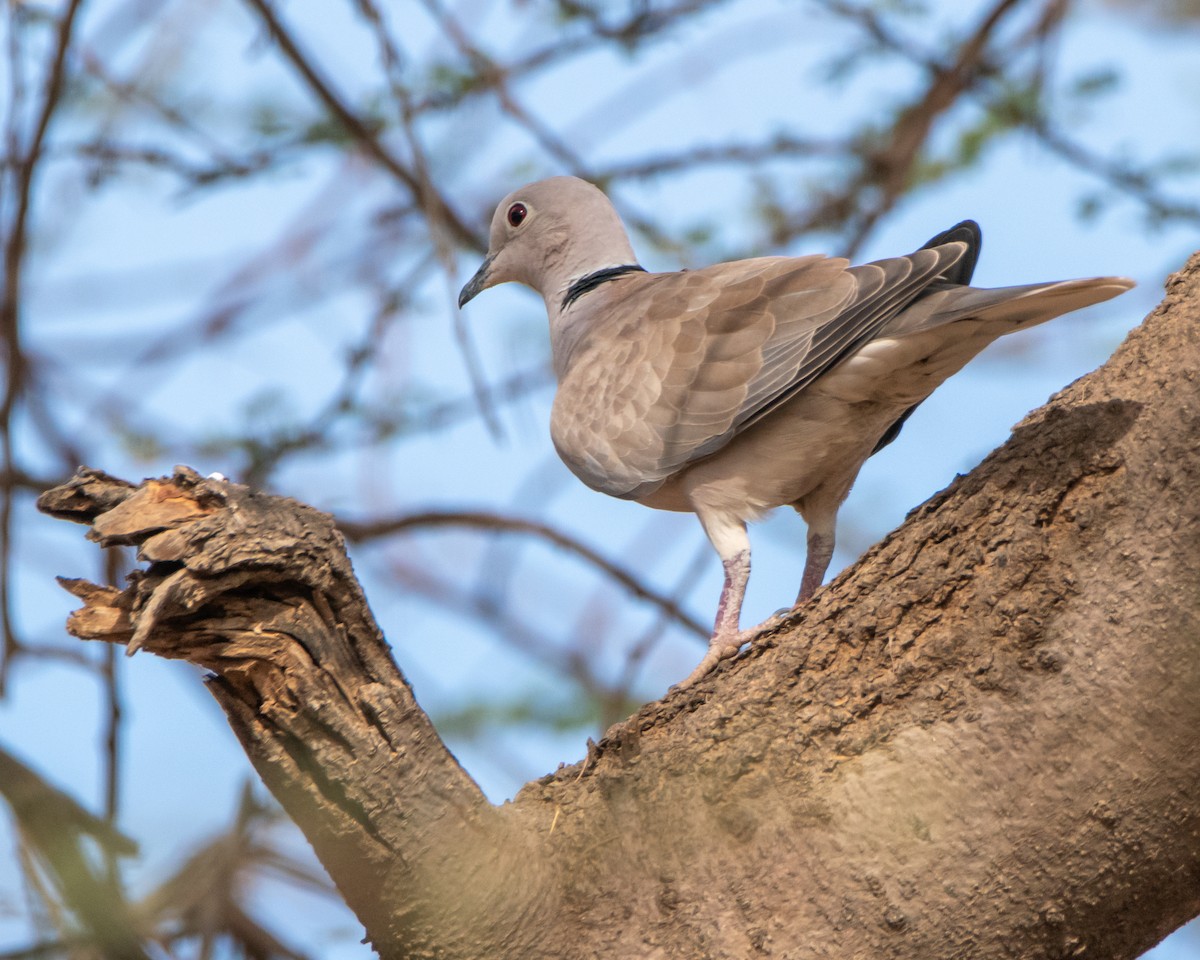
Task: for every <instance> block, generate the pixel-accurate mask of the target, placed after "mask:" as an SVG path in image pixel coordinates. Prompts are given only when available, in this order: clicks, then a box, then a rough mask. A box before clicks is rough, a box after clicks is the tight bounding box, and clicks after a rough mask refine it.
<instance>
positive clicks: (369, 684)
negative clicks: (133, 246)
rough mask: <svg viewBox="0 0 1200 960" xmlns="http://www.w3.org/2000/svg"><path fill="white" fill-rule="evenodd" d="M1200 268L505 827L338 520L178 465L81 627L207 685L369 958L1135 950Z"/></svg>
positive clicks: (1162, 892) (1187, 480) (1142, 916)
mask: <svg viewBox="0 0 1200 960" xmlns="http://www.w3.org/2000/svg"><path fill="white" fill-rule="evenodd" d="M1198 319H1200V255H1197V256H1196V257H1193V259H1192V260H1191V262H1190V263H1189V264H1188V267H1187V268H1186V269H1185V270H1184V271H1183V272H1182V273H1180V274H1177V275H1176V276H1175V277H1173V278H1172V279H1171V280H1170V281H1169V284H1168V293H1167V298H1166V300H1165V301H1164V302H1163V304H1162V305H1161V306H1160V307H1159V308H1158V309H1157V310H1156V311H1155V312H1154V313H1153V314H1152V315H1151V316H1150V318H1148V319H1147V321H1146V323H1145V324H1143V325H1142V327H1140V328H1139V329H1138V330H1136V331H1135V332H1134V333H1133V334H1131V335H1130V337H1129V338H1128V340H1127V341H1126V342H1125V344H1124V345H1122V347H1121V348H1120V349H1119V350H1118V351H1117V353H1116V354H1115V355H1114V357H1113V358H1112V359H1111V360H1110V361H1109V362H1108V363H1107V364H1106V365H1105V366H1104V367H1102V368H1101V369H1100V370H1098V371H1097V372H1095V373H1093V374H1091V375H1089V376H1087V377H1084V378H1083V379H1081V380H1079V381H1077V382H1076V383H1074V384H1072V385H1071V386H1070V387H1068V388H1067V389H1066V390H1064V391H1062V392H1061V393H1060V394H1058V395H1057V396H1056V397H1054V398H1053V399H1052V400H1051V402H1050V403H1049V404H1048V405H1047V406H1045V407H1043V408H1042V409H1040V410H1038V411H1035V412H1034V413H1033V414H1031V415H1030V416H1029V417H1027V418H1026V419H1025V420H1024V421H1023V422H1022V423H1021V424H1020V425H1018V427H1017V428H1016V430H1015V431H1014V433H1013V436H1012V438H1011V439H1010V440H1009V442H1008V443H1006V444H1005V445H1004V446H1003V447H1002V448H1001V449H999V450H997V451H996V452H995V453H993V454H992V455H991V456H990V457H989V458H988V459H987V460H986V461H985V462H984V463H983V464H982V465H981V466H980V467H979V468H978V469H976V470H975V471H973V472H972V473H971V474H970V475H968V476H965V477H960V478H959V479H958V480H956V481H955V482H954V483H953V484H951V485H950V487H948V488H947V489H946V490H945V491H943V492H942V493H940V494H938V495H937V496H935V497H934V498H933V499H932V500H930V501H929V502H928V503H926V504H924V505H923V506H921V507H920V508H918V509H917V510H915V511H913V512H912V514H910V516H909V518H908V520H907V521H906V523H905V524H904V525H903V526H902V527H901V528H900V529H899V530H898V531H896V532H895V533H893V534H892V535H891V536H889V537H888V538H887V539H885V540H884V541H883V542H882V543H881V544H879V545H878V546H876V547H875V548H874V549H872V550H871V551H870V552H869V553H868V554H867V555H866V556H865V557H864V558H863V559H862V560H861V561H860V562H859V563H858V564H856V565H855V566H854V567H853V568H852V569H851V570H849V571H847V572H846V573H845V574H843V575H842V576H841V577H839V578H838V579H837V580H836V581H835V582H834V583H833V584H832V585H830V586H829V587H827V588H826V589H825V590H823V591H821V592H820V593H819V594H818V595H817V597H816V598H815V600H814V602H812V603H810V604H808V605H806V606H804V607H803V608H800V609H799V610H797V611H795V612H793V614H792V615H791V616H790V617H789V618H786V619H782V620H779V621H776V622H775V624H774V625H773V626H772V627H771V628H770V629H769V630H768V631H766V632H764V633H763V634H762V635H760V637H759V638H758V639H757V640H756V642H755V643H754V645H753V647H752V648H751V650H750V651H749V652H748V653H746V654H744V655H743V656H742V657H740V658H739V659H737V660H735V661H731V662H728V663H727V664H724V665H722V666H721V667H720V668H718V670H717V671H716V672H715V673H714V674H713V675H712V676H710V677H709V678H707V679H705V680H703V681H701V682H700V683H698V684H696V685H695V686H694V687H692V688H689V689H687V690H685V691H682V692H676V693H673V694H671V695H669V696H668V697H667V698H665V699H664V700H663V701H661V702H658V703H653V704H648V705H647V706H646V707H644V708H643V709H642V710H641V711H639V713H638V714H636V715H635V716H634V717H632V718H630V719H629V720H628V721H626V722H625V723H623V724H619V725H617V726H616V727H614V728H613V729H612V730H610V731H609V733H608V735H607V736H606V737H605V738H604V739H603V740H602V741H601V742H600V743H599V744H598V745H597V747H596V749H595V750H594V751H593V753H592V755H591V756H590V757H589V758H588V759H587V761H586V762H585V763H584V764H582V765H577V766H575V767H568V768H564V769H562V770H560V771H558V772H556V773H554V774H551V775H549V776H547V777H544V778H542V779H540V780H538V781H535V782H533V783H530V784H528V785H527V786H526V787H525V788H524V789H523V790H522V791H521V793H520V794H519V795H518V797H517V798H516V800H515V801H514V802H513V803H510V804H506V805H504V806H503V807H499V808H496V807H492V806H491V805H490V804H488V803H487V801H486V800H485V799H484V797H483V796H482V794H481V793H480V791H479V789H478V788H477V787H476V786H475V784H474V783H473V782H472V781H471V780H470V778H469V777H468V776H467V775H466V773H464V772H463V770H462V769H461V768H460V767H459V766H458V764H457V763H456V761H455V760H454V758H453V756H451V754H450V753H449V752H448V751H447V750H446V748H445V746H444V745H443V744H442V742H441V740H440V739H439V738H438V736H437V733H436V731H434V729H433V727H432V726H431V724H430V723H429V720H428V718H427V717H426V716H425V714H424V713H423V712H422V711H421V709H420V708H419V706H418V705H417V704H416V702H415V700H414V699H413V696H412V692H411V690H410V688H409V686H408V684H407V683H406V682H405V680H404V677H403V676H402V675H401V673H400V671H399V670H398V668H397V667H396V666H395V663H394V661H393V660H392V657H391V654H390V651H389V649H388V648H387V646H386V644H385V642H384V640H383V638H382V636H381V635H380V632H379V629H378V627H377V626H376V624H375V622H374V620H373V619H372V617H371V613H370V610H369V609H368V607H367V603H366V600H365V598H364V597H363V595H362V593H361V590H360V588H359V586H358V584H357V582H356V580H355V579H354V576H353V571H352V570H351V567H350V563H349V561H348V560H347V558H346V556H345V552H344V549H343V543H342V539H341V537H340V536H339V534H338V533H337V531H336V529H335V528H334V526H333V523H332V521H331V519H330V518H329V517H328V516H326V515H324V514H321V513H319V512H317V511H315V510H313V509H311V508H309V507H306V506H303V505H301V504H298V503H295V502H293V501H290V500H286V499H282V498H278V497H270V496H265V495H262V494H256V493H254V492H253V491H251V490H248V489H246V488H244V487H240V486H237V485H235V484H230V483H226V482H223V481H222V482H218V481H214V480H207V479H203V478H201V477H200V476H198V475H197V474H195V473H194V472H192V471H190V470H187V469H185V468H180V469H178V470H177V471H176V473H175V474H174V476H173V477H170V478H166V479H161V480H150V481H146V482H145V483H143V484H142V485H141V486H138V487H132V486H130V485H129V484H126V483H124V482H123V481H120V480H116V479H114V478H111V477H108V476H106V475H104V474H102V473H98V472H96V471H87V470H85V471H81V472H80V473H79V474H78V475H77V476H76V477H75V478H74V479H73V480H72V481H70V482H69V483H67V484H64V485H63V486H61V487H58V488H56V489H55V490H52V491H50V492H48V493H47V494H45V495H43V497H42V500H41V501H40V506H41V508H42V509H43V510H46V511H47V512H49V513H52V514H55V515H57V516H61V517H64V518H65V519H70V520H74V521H76V522H81V523H88V524H90V525H91V531H90V533H89V536H90V537H91V538H92V539H94V540H96V541H98V542H99V543H101V544H103V545H109V544H115V543H127V544H136V545H138V547H139V550H140V554H141V558H142V559H143V560H144V561H145V562H146V564H147V568H146V569H145V571H143V572H141V573H140V574H138V575H136V577H135V579H134V581H133V582H132V584H131V585H130V587H129V588H128V589H127V590H124V591H116V590H112V589H108V588H102V587H96V586H93V585H91V584H87V583H86V582H84V581H63V582H64V585H65V586H66V587H67V588H68V589H69V590H71V591H72V592H73V593H74V594H75V595H76V596H78V597H79V598H80V599H81V600H83V601H84V606H83V608H82V609H81V610H80V611H78V612H76V613H75V614H74V615H73V616H72V618H71V621H70V623H69V625H68V629H70V631H71V632H72V633H74V634H75V635H76V636H80V637H83V638H88V639H98V640H108V641H111V642H116V643H125V644H129V645H132V646H135V647H136V646H138V645H140V646H142V647H144V648H145V649H147V650H150V651H152V652H154V653H157V654H159V655H161V656H166V657H175V658H180V659H186V660H188V661H191V662H193V663H197V664H200V665H202V666H204V667H206V668H208V669H209V670H211V671H213V673H214V674H215V676H214V678H213V679H212V680H210V681H209V685H210V688H211V689H212V691H213V693H214V695H215V696H216V697H217V699H218V701H219V702H220V703H221V705H222V707H223V708H224V709H225V711H226V713H227V714H228V716H229V720H230V723H231V724H232V726H233V728H234V730H235V731H236V732H237V735H238V736H239V738H240V739H241V741H242V744H243V745H244V747H245V749H246V752H247V753H248V754H249V756H250V758H251V760H252V761H253V763H254V764H255V766H256V768H257V769H258V771H259V773H260V774H261V776H262V777H263V779H264V781H265V782H266V783H267V785H268V786H269V787H270V789H271V790H272V791H273V792H274V793H275V795H276V796H277V797H278V798H279V799H280V801H281V802H282V804H283V805H284V807H285V808H286V809H287V811H288V812H289V814H290V815H291V816H292V817H293V818H294V819H295V820H296V822H297V823H298V824H299V825H300V827H301V828H302V829H303V830H304V832H305V833H306V835H307V836H308V838H309V839H310V841H311V842H312V844H313V846H314V847H315V849H316V851H317V854H318V856H319V857H320V858H321V860H322V862H323V863H324V864H325V866H326V868H327V869H328V871H329V873H330V875H331V876H332V877H333V879H334V881H335V882H336V883H337V885H338V887H339V889H340V890H341V892H342V894H343V895H344V896H345V898H346V900H347V902H348V903H349V904H350V906H351V907H352V908H353V909H354V910H355V911H356V913H357V914H358V916H359V918H360V919H361V921H362V922H363V924H364V926H365V927H366V929H367V931H368V934H369V936H370V938H371V940H372V942H373V944H374V945H375V947H376V949H377V950H378V951H379V953H380V954H381V955H382V956H384V957H387V958H393V957H395V958H400V957H445V958H477V957H484V956H486V957H490V958H505V957H513V958H516V957H520V958H523V960H536V958H550V957H571V958H573V957H581V958H582V957H605V958H618V957H620V958H625V957H648V958H667V957H683V956H686V957H730V958H734V957H736V958H744V957H752V956H756V955H775V956H788V957H837V958H846V957H858V956H868V955H869V956H873V957H895V958H922V960H932V958H943V957H944V958H951V957H963V956H972V957H1023V958H1028V957H1068V956H1090V957H1134V956H1136V955H1138V954H1139V953H1141V952H1142V951H1144V950H1145V949H1147V948H1148V947H1149V946H1151V945H1152V944H1153V943H1155V942H1157V941H1158V940H1159V939H1160V938H1161V937H1162V936H1164V935H1165V934H1166V933H1168V932H1169V931H1170V930H1172V929H1174V928H1175V927H1177V926H1179V925H1181V924H1182V923H1184V922H1186V921H1187V920H1189V919H1191V918H1192V917H1193V916H1195V915H1196V914H1197V913H1200V736H1198V733H1197V731H1200V589H1198V584H1197V581H1198V579H1200V577H1198V575H1197V571H1200V497H1198V496H1197V490H1198V489H1200V324H1198Z"/></svg>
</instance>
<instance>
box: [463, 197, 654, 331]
mask: <svg viewBox="0 0 1200 960" xmlns="http://www.w3.org/2000/svg"><path fill="white" fill-rule="evenodd" d="M635 262H636V258H635V256H634V253H633V248H632V247H631V246H630V245H629V238H628V236H627V235H626V233H625V226H624V224H622V223H621V218H620V217H619V216H618V215H617V211H616V210H615V209H614V208H613V205H612V204H611V203H610V202H609V200H608V197H606V196H605V195H604V193H603V192H602V191H601V190H600V189H599V188H598V187H595V186H593V185H592V184H590V183H588V182H587V181H586V180H580V179H579V178H578V177H551V178H550V179H549V180H539V181H538V182H536V183H531V184H528V185H526V186H524V187H521V188H520V189H519V190H514V191H513V192H512V193H510V194H509V195H508V196H507V197H505V198H504V199H503V200H501V201H500V205H499V206H498V207H497V208H496V213H495V215H494V216H493V217H492V227H491V234H490V237H489V241H488V252H487V257H486V258H485V259H484V261H483V264H482V266H480V268H479V269H478V270H477V271H476V272H475V276H473V277H472V278H471V279H470V280H469V281H467V284H466V286H464V287H463V288H462V292H461V293H460V294H459V297H458V305H459V306H460V307H462V306H463V305H465V304H466V303H467V302H468V301H469V300H471V299H472V298H474V297H475V296H476V295H478V294H479V293H480V292H481V291H483V290H486V289H487V288H488V287H494V286H496V284H499V283H508V282H510V281H515V282H516V283H523V284H525V286H527V287H531V288H533V289H534V290H536V291H537V292H538V293H540V294H541V295H542V297H543V298H544V299H545V301H546V303H547V305H550V304H551V303H552V302H555V301H556V300H561V298H562V295H563V294H564V293H565V292H566V290H567V288H568V287H570V285H571V283H572V282H573V281H575V280H578V279H579V278H580V277H583V276H586V275H587V274H589V273H593V272H595V271H597V270H603V269H605V268H606V267H615V266H622V265H624V264H630V263H635Z"/></svg>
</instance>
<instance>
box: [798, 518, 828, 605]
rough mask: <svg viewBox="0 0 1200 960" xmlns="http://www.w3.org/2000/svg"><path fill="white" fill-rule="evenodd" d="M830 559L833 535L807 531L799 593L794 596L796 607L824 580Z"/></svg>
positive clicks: (814, 591) (815, 590)
mask: <svg viewBox="0 0 1200 960" xmlns="http://www.w3.org/2000/svg"><path fill="white" fill-rule="evenodd" d="M832 559H833V535H832V534H824V533H815V532H813V531H812V530H809V532H808V555H807V556H806V557H805V558H804V575H803V576H802V577H801V578H800V593H799V594H798V595H797V596H796V606H799V605H800V604H802V603H804V602H805V601H806V600H808V598H809V597H811V596H812V595H813V594H814V593H816V592H817V587H819V586H820V585H821V581H823V580H824V579H825V571H826V570H828V569H829V561H830V560H832Z"/></svg>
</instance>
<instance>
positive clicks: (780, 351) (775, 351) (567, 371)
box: [551, 242, 966, 499]
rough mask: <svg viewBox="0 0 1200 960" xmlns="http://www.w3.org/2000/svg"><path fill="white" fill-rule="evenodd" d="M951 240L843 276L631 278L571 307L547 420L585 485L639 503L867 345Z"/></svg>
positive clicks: (814, 261) (789, 267)
mask: <svg viewBox="0 0 1200 960" xmlns="http://www.w3.org/2000/svg"><path fill="white" fill-rule="evenodd" d="M965 249H966V244H965V243H961V242H951V243H947V244H945V245H943V246H940V247H937V248H933V249H922V250H918V251H917V252H915V253H913V254H911V255H909V256H906V257H895V258H891V259H888V260H880V261H877V262H875V263H868V264H863V265H861V266H856V267H851V266H848V263H847V261H846V260H843V259H840V258H827V257H820V256H810V257H800V258H791V257H767V258H761V259H755V260H742V261H736V262H733V263H725V264H718V265H716V266H713V267H708V268H706V269H703V270H695V271H685V272H681V273H665V274H637V275H632V276H629V277H626V278H622V279H620V280H618V281H613V282H612V283H610V284H605V285H604V286H602V287H599V288H597V289H596V290H594V291H592V292H591V293H589V294H588V296H587V297H585V298H582V299H581V300H580V301H579V302H578V303H577V304H575V305H573V307H572V310H574V311H578V313H577V314H576V315H575V316H573V317H569V318H567V319H568V323H567V324H566V327H567V329H571V330H573V331H574V333H573V335H572V336H571V337H570V343H569V344H563V345H559V344H556V345H555V346H556V349H558V348H559V347H560V346H561V347H562V349H563V350H564V354H563V355H560V356H557V357H556V367H557V368H558V370H559V371H560V383H559V390H558V394H557V395H556V397H555V403H554V411H553V416H552V419H551V434H552V436H553V437H554V442H555V446H556V447H557V448H558V451H559V453H560V455H561V456H562V457H563V460H564V461H565V462H566V463H567V465H568V466H569V467H570V468H571V469H572V470H573V471H574V472H575V473H576V474H577V475H578V476H579V477H580V478H581V479H582V480H583V481H584V482H585V483H587V484H588V485H589V486H591V487H593V488H594V489H597V490H601V491H603V492H604V493H608V494H611V495H613V496H618V497H626V498H630V499H637V498H639V497H643V496H646V495H648V494H649V493H651V492H652V491H653V490H654V489H655V488H657V487H658V486H660V485H661V484H662V482H663V481H664V480H666V479H667V478H668V477H670V476H671V475H673V474H675V473H677V472H678V471H679V470H681V469H683V468H684V467H686V466H688V465H690V464H692V463H694V462H695V461H697V460H699V459H701V458H703V457H706V456H709V455H711V454H713V453H715V452H716V451H718V450H720V449H721V448H722V447H724V446H725V445H726V444H728V443H729V442H730V441H731V440H732V439H733V438H734V437H735V436H737V435H738V433H740V432H741V431H743V430H745V429H746V428H748V427H749V426H751V425H752V424H754V423H755V422H757V421H758V420H759V419H761V418H762V417H764V416H766V415H768V414H769V413H770V412H771V411H772V410H774V409H776V408H777V407H778V406H779V405H780V404H783V403H785V402H787V401H788V400H789V399H790V398H791V397H793V396H794V395H795V394H796V393H797V392H799V391H801V390H803V389H804V388H805V387H806V386H808V385H809V384H811V383H812V382H813V381H814V380H816V379H817V378H818V377H820V376H821V375H822V374H823V373H824V372H825V371H826V370H828V369H829V368H830V367H832V366H834V365H835V364H837V363H838V362H839V361H840V360H842V359H843V358H845V357H846V356H847V355H848V354H850V353H852V352H853V351H854V350H856V349H857V348H858V347H859V346H861V345H862V344H864V343H866V342H867V341H869V340H870V339H872V338H873V337H874V336H875V335H876V334H877V333H878V331H879V330H880V329H881V328H882V327H883V326H884V325H886V324H887V323H888V321H889V320H891V319H892V318H893V317H894V316H895V315H896V314H897V313H899V312H900V311H901V310H903V309H904V308H905V307H906V306H907V305H908V304H909V303H910V302H911V301H912V300H913V299H914V298H915V297H917V296H918V295H919V294H920V293H921V291H922V290H924V289H925V287H926V286H928V285H929V284H930V283H932V282H934V281H935V280H936V279H937V278H938V277H939V276H941V275H943V274H944V273H945V272H946V271H947V270H949V269H950V268H951V267H952V266H953V265H954V264H955V263H956V262H957V260H958V259H959V258H960V257H962V255H963V252H964V251H965Z"/></svg>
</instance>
